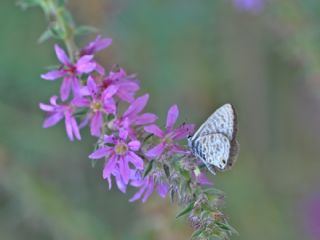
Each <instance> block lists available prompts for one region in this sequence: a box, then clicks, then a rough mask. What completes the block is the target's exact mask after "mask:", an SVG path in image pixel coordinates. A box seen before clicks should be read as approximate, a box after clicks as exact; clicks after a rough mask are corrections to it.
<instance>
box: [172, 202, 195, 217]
mask: <svg viewBox="0 0 320 240" xmlns="http://www.w3.org/2000/svg"><path fill="white" fill-rule="evenodd" d="M193 205H194V202H191V203H190V204H189V205H188V206H187V207H185V208H184V209H183V210H182V211H181V212H180V213H178V214H177V216H176V218H179V217H181V216H183V215H186V214H187V213H189V212H191V210H192V209H193Z"/></svg>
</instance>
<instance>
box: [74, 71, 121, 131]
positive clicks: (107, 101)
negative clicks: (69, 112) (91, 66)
mask: <svg viewBox="0 0 320 240" xmlns="http://www.w3.org/2000/svg"><path fill="white" fill-rule="evenodd" d="M87 90H88V95H89V96H90V99H89V98H86V97H77V98H75V99H73V101H72V103H73V104H74V105H75V106H77V107H87V108H90V110H91V111H90V112H89V113H88V115H87V117H86V118H85V122H87V121H89V120H91V122H90V131H91V134H92V135H93V136H96V137H99V136H100V133H101V127H102V125H103V114H105V113H112V114H114V113H115V111H116V104H115V102H114V100H113V99H112V96H113V95H114V94H115V93H116V91H117V87H116V86H110V87H109V88H107V89H106V90H104V92H103V93H100V92H99V89H98V87H97V85H96V83H95V81H94V80H93V78H92V77H91V76H89V78H88V81H87ZM82 125H84V124H82Z"/></svg>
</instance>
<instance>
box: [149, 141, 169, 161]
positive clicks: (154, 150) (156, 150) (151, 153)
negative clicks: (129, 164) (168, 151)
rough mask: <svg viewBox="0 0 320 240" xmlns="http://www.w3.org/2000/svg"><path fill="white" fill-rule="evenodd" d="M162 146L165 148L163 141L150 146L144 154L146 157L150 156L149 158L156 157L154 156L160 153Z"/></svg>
mask: <svg viewBox="0 0 320 240" xmlns="http://www.w3.org/2000/svg"><path fill="white" fill-rule="evenodd" d="M164 148H165V144H164V143H160V144H158V145H157V146H155V147H153V148H151V149H150V150H148V151H147V152H146V156H147V157H148V158H151V159H153V158H156V157H158V156H160V155H161V154H162V152H163V150H164Z"/></svg>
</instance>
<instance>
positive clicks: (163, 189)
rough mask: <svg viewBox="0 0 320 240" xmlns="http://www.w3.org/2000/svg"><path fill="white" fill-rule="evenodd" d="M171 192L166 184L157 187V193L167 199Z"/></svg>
mask: <svg viewBox="0 0 320 240" xmlns="http://www.w3.org/2000/svg"><path fill="white" fill-rule="evenodd" d="M168 191H169V186H168V184H166V183H159V184H158V186H157V192H158V194H159V196H160V197H162V198H165V197H166V196H167V193H168Z"/></svg>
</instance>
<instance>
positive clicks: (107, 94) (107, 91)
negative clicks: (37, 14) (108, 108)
mask: <svg viewBox="0 0 320 240" xmlns="http://www.w3.org/2000/svg"><path fill="white" fill-rule="evenodd" d="M118 89H119V87H118V86H116V85H110V86H109V87H107V89H105V90H104V91H103V93H102V96H103V99H105V98H111V97H112V96H113V95H114V94H116V92H117V91H118Z"/></svg>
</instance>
